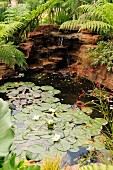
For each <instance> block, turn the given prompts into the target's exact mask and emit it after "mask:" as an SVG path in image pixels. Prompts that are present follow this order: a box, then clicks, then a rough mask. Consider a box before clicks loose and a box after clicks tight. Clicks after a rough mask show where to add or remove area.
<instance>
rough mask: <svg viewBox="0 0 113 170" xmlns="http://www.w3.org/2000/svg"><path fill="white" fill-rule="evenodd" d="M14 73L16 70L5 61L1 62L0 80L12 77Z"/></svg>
mask: <svg viewBox="0 0 113 170" xmlns="http://www.w3.org/2000/svg"><path fill="white" fill-rule="evenodd" d="M13 74H14V70H13V69H12V68H10V67H8V66H6V64H4V63H0V80H2V79H3V78H4V77H10V76H11V75H13Z"/></svg>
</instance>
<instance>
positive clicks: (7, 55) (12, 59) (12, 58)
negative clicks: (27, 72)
mask: <svg viewBox="0 0 113 170" xmlns="http://www.w3.org/2000/svg"><path fill="white" fill-rule="evenodd" d="M0 62H2V63H6V64H7V65H8V66H10V67H12V68H14V66H15V64H17V65H18V66H19V67H21V68H25V67H26V65H27V64H26V61H25V56H24V54H23V53H22V52H21V51H19V50H18V49H17V48H16V46H14V45H12V44H10V43H7V44H1V45H0Z"/></svg>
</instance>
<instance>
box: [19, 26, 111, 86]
mask: <svg viewBox="0 0 113 170" xmlns="http://www.w3.org/2000/svg"><path fill="white" fill-rule="evenodd" d="M100 38H101V37H100V35H94V34H93V33H91V32H90V33H89V32H88V33H87V31H83V32H81V33H77V32H72V33H71V32H59V26H58V25H42V26H39V27H38V28H36V29H35V30H34V31H33V32H31V33H29V39H28V41H27V42H26V43H22V44H20V49H21V50H22V51H23V52H24V53H25V55H26V58H27V62H28V69H27V71H28V72H41V71H43V72H51V73H52V72H61V73H63V74H70V75H71V76H72V77H73V78H74V76H75V75H77V76H80V77H85V78H87V79H89V80H91V81H94V82H98V83H101V84H103V85H105V86H106V87H108V88H110V89H113V74H112V73H107V71H106V67H105V66H103V67H98V68H97V67H91V62H92V61H88V60H87V55H88V50H89V49H90V48H95V47H96V46H97V44H96V43H97V41H98V40H99V39H100Z"/></svg>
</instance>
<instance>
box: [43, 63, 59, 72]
mask: <svg viewBox="0 0 113 170" xmlns="http://www.w3.org/2000/svg"><path fill="white" fill-rule="evenodd" d="M43 68H44V69H45V70H54V69H56V63H54V62H51V61H45V62H43Z"/></svg>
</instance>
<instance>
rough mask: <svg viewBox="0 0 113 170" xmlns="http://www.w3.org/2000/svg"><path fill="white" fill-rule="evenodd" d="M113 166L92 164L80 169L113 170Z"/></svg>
mask: <svg viewBox="0 0 113 170" xmlns="http://www.w3.org/2000/svg"><path fill="white" fill-rule="evenodd" d="M112 169H113V166H111V165H105V164H100V163H99V164H97V163H96V164H90V165H86V166H83V167H81V168H79V170H112Z"/></svg>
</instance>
